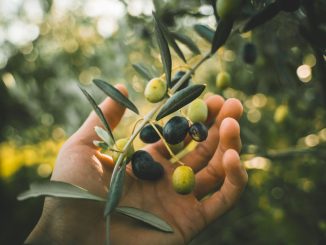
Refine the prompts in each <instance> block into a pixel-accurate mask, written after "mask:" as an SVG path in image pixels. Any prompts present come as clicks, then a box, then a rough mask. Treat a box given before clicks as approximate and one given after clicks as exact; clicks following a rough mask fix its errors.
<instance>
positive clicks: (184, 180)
mask: <svg viewBox="0 0 326 245" xmlns="http://www.w3.org/2000/svg"><path fill="white" fill-rule="evenodd" d="M172 185H173V188H174V190H175V191H176V192H177V193H179V194H183V195H185V194H189V193H190V192H192V190H193V189H194V187H195V174H194V172H193V170H192V168H190V167H188V166H179V167H177V168H176V169H175V170H174V172H173V174H172Z"/></svg>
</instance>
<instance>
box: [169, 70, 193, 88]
mask: <svg viewBox="0 0 326 245" xmlns="http://www.w3.org/2000/svg"><path fill="white" fill-rule="evenodd" d="M184 74H186V72H185V71H178V72H177V73H176V74H175V75H174V77H173V78H172V80H171V87H173V86H174V85H176V84H177V82H178V81H179V80H180V78H182V77H183V76H184ZM189 81H190V77H189V78H187V80H186V81H184V82H183V83H182V85H181V86H180V87H179V88H178V89H177V91H180V90H181V89H184V88H186V87H187V86H188V85H189Z"/></svg>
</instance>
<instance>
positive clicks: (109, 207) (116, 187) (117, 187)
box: [104, 160, 127, 216]
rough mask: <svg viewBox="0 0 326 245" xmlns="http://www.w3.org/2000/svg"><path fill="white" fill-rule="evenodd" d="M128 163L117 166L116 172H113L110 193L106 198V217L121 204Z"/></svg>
mask: <svg viewBox="0 0 326 245" xmlns="http://www.w3.org/2000/svg"><path fill="white" fill-rule="evenodd" d="M126 163H127V162H126V160H125V161H124V163H122V164H121V165H118V166H116V168H117V169H116V171H113V175H112V178H111V182H110V188H109V192H108V195H107V198H106V204H105V210H104V216H108V215H110V214H111V213H112V211H113V210H114V209H115V208H116V206H117V205H118V203H119V200H120V198H121V194H122V190H123V181H124V178H125V175H126Z"/></svg>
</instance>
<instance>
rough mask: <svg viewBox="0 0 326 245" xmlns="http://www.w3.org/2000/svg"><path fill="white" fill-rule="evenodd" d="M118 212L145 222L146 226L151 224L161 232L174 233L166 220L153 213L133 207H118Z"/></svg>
mask: <svg viewBox="0 0 326 245" xmlns="http://www.w3.org/2000/svg"><path fill="white" fill-rule="evenodd" d="M116 211H117V212H119V213H121V214H124V215H127V216H129V217H132V218H134V219H137V220H140V221H142V222H145V223H146V224H149V225H151V226H153V227H155V228H157V229H159V230H160V231H164V232H173V228H172V227H171V226H170V225H169V224H168V223H166V222H165V221H164V220H162V219H161V218H159V217H157V216H156V215H154V214H152V213H149V212H146V211H143V210H141V209H138V208H132V207H118V208H116Z"/></svg>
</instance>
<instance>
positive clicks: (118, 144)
mask: <svg viewBox="0 0 326 245" xmlns="http://www.w3.org/2000/svg"><path fill="white" fill-rule="evenodd" d="M127 142H128V139H127V138H122V139H118V140H117V141H116V142H115V144H114V146H113V150H114V151H112V158H113V161H114V162H116V161H117V160H118V158H119V155H120V153H119V152H121V151H123V148H124V147H125V145H126V144H127ZM134 151H135V150H134V147H133V145H132V144H131V145H130V146H129V148H128V150H127V154H126V156H127V157H131V155H132V154H133V153H134Z"/></svg>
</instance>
